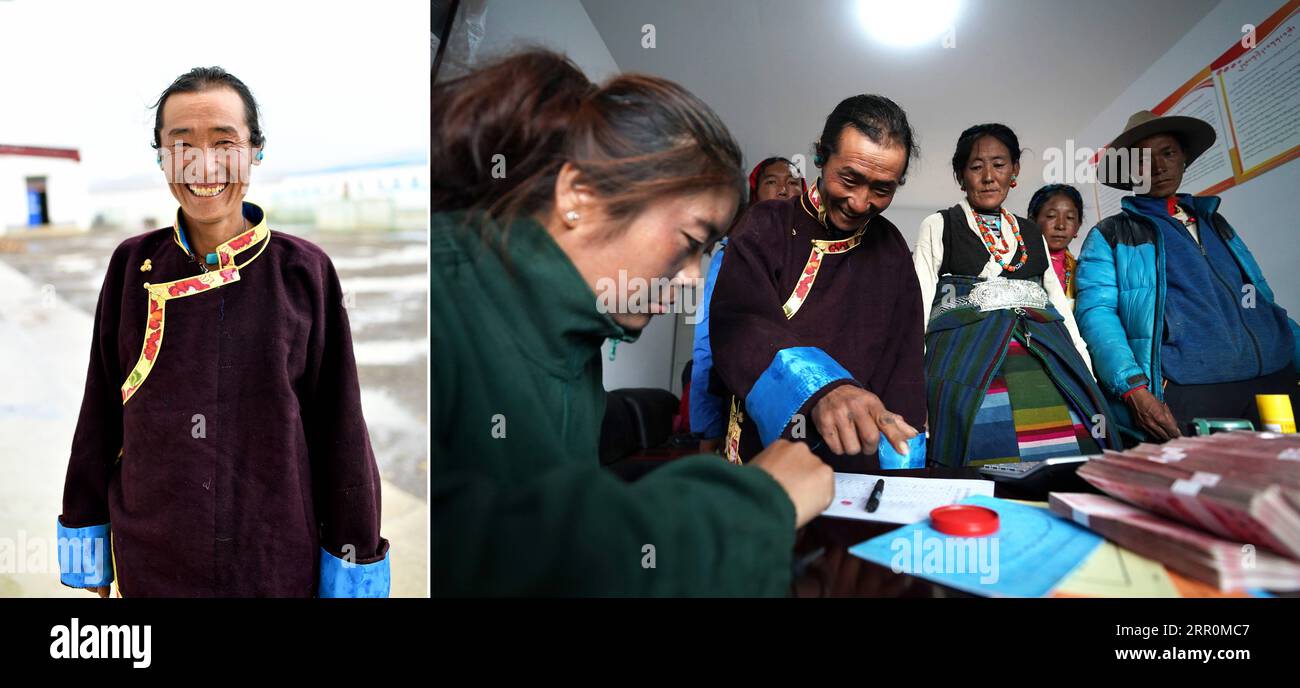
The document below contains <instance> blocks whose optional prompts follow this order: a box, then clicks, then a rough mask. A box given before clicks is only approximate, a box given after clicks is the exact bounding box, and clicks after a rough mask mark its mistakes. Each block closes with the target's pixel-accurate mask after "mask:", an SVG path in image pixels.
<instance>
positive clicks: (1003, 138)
mask: <svg viewBox="0 0 1300 688" xmlns="http://www.w3.org/2000/svg"><path fill="white" fill-rule="evenodd" d="M985 136H992V137H993V138H995V139H997V140H998V141H1000V142H1001V143H1002V145H1004V146H1006V147H1007V150H1008V151H1010V152H1011V164H1013V165H1015V164H1018V163H1019V162H1020V153H1021V150H1020V139H1019V138H1017V137H1016V132H1014V131H1011V127H1008V126H1007V125H1005V124H998V123H997V122H990V123H988V124H976V125H975V126H973V127H970V128H968V129H967V130H966V131H963V132H962V133H961V136H958V137H957V149H956V150H955V151H953V154H952V176H953V178H954V179H956V180H957V184H958V185H960V184H961V183H962V181H961V173H962V170H964V169H966V163H968V162H970V154H971V151H972V150H974V149H975V142H976V141H979V140H980V139H982V138H984V137H985Z"/></svg>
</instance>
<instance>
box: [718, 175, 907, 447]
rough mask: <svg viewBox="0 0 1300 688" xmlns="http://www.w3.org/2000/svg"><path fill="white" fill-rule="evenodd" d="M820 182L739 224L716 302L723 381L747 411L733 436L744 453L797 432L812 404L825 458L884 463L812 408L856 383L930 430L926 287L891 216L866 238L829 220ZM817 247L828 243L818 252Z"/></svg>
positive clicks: (815, 441)
mask: <svg viewBox="0 0 1300 688" xmlns="http://www.w3.org/2000/svg"><path fill="white" fill-rule="evenodd" d="M818 185H820V182H819V183H818ZM818 185H814V186H813V187H811V188H809V190H808V192H807V193H805V194H803V195H802V196H800V197H797V198H792V199H788V200H772V201H766V202H763V203H759V204H757V205H755V206H753V207H752V208H750V209H749V210H748V211H747V212H746V214H745V216H744V217H743V218H742V219H741V220H740V222H739V223H738V224H737V227H736V228H735V229H734V230H733V231H732V234H731V238H730V239H729V241H728V245H727V249H726V254H725V257H724V258H723V260H722V268H721V270H720V271H719V274H718V278H717V283H716V285H715V286H714V291H713V299H712V300H711V301H710V303H709V323H708V326H709V336H710V338H711V339H712V341H713V347H714V348H713V352H714V371H715V372H714V375H715V376H716V378H715V380H714V382H715V384H714V385H712V386H711V388H713V389H720V387H719V386H718V385H717V384H716V383H718V382H720V383H721V384H722V386H725V388H726V389H727V390H730V393H732V394H734V395H735V404H736V410H737V411H738V413H736V414H733V418H738V419H743V420H742V422H740V423H739V424H738V426H735V427H732V428H729V435H733V436H734V434H735V433H736V431H738V432H739V438H735V437H729V438H728V443H733V442H734V444H735V445H737V446H736V450H737V452H738V454H739V458H740V460H742V461H748V460H749V459H751V458H753V456H754V455H756V454H757V453H758V452H760V451H761V450H762V449H763V447H765V446H766V445H768V444H770V443H771V442H772V441H774V440H775V439H776V438H778V437H785V438H786V439H790V438H791V436H792V433H793V432H795V431H796V428H797V427H798V425H799V424H798V423H797V422H792V420H793V419H795V418H796V414H803V415H802V417H803V419H804V422H803V427H802V430H803V432H804V433H805V436H806V438H807V441H808V443H809V444H810V445H811V446H813V447H814V451H815V452H816V453H817V455H818V456H820V457H821V458H822V459H823V460H824V461H826V462H827V463H828V464H830V465H831V466H832V467H834V468H835V470H837V471H846V472H865V471H871V470H875V469H877V468H878V467H879V460H878V457H877V455H876V454H870V455H859V456H835V455H834V454H832V453H831V452H830V450H829V449H828V448H827V447H826V445H825V443H824V442H822V441H821V437H820V435H819V434H818V433H817V429H816V425H815V423H814V422H813V420H812V409H813V407H814V406H815V405H816V404H817V402H819V401H821V399H822V397H824V396H825V395H826V394H827V393H828V392H829V391H831V390H832V389H834V388H836V387H839V386H841V385H846V384H852V385H857V386H859V387H861V388H863V389H866V390H867V391H869V392H872V393H874V394H875V395H877V396H879V397H880V398H881V400H882V401H883V402H884V404H885V407H886V408H888V409H889V410H890V411H892V412H894V413H898V414H900V415H902V416H903V417H904V418H905V419H906V420H907V422H908V423H909V424H911V425H912V426H913V427H915V428H917V429H918V430H919V429H921V428H922V427H923V426H924V424H925V418H926V396H925V372H924V352H925V348H924V339H923V336H924V324H923V322H922V318H923V315H922V314H923V312H924V311H923V308H922V306H921V290H920V286H919V284H918V283H917V278H916V271H915V270H914V269H913V268H912V267H911V265H912V257H911V252H910V251H909V250H908V247H907V242H906V241H905V240H904V239H903V236H902V234H900V233H899V231H898V229H897V228H896V227H895V226H894V225H893V224H892V223H891V222H889V220H886V219H885V218H884V217H880V216H877V217H875V218H873V219H872V220H871V221H870V222H869V223H868V224H867V226H866V227H865V228H863V230H862V232H861V234H860V235H857V236H856V238H855V234H854V233H845V232H841V231H838V230H836V229H833V228H828V227H827V226H826V224H824V221H823V220H821V219H819V217H818V212H817V209H818V207H819V198H818V191H817V186H818ZM815 245H816V246H818V247H819V248H821V249H823V250H822V251H821V252H820V253H819V255H817V256H815V257H814V256H813V255H812V254H813V247H814V246H815ZM813 262H816V263H817V265H816V266H815V270H811V268H813V267H814V266H813V265H811V263H813ZM811 272H815V276H814V277H812V278H811V279H810V273H811ZM797 288H798V292H796V289H797ZM790 310H793V315H792V316H791V317H787V312H788V311H790ZM737 439H738V441H735V440H737Z"/></svg>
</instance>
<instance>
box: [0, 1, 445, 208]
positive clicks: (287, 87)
mask: <svg viewBox="0 0 1300 688" xmlns="http://www.w3.org/2000/svg"><path fill="white" fill-rule="evenodd" d="M211 65H219V66H221V67H224V68H225V69H226V70H227V71H229V72H231V73H233V74H235V75H236V76H238V77H239V78H240V79H242V80H243V81H244V83H246V84H248V86H249V88H250V89H252V91H253V95H254V96H256V98H257V100H258V104H259V105H260V106H261V108H262V117H263V127H262V128H263V132H264V133H265V135H266V138H267V144H266V160H265V161H264V163H263V165H262V166H261V168H260V170H259V172H261V173H262V174H266V175H268V176H275V175H278V174H283V173H286V172H293V171H300V170H311V169H318V168H321V167H329V166H335V165H348V164H359V163H365V162H377V161H383V160H391V159H394V158H404V159H405V158H410V157H412V156H416V157H417V158H419V159H421V160H422V159H423V158H424V157H425V156H427V153H428V148H429V3H428V2H427V1H425V0H369V1H366V2H358V1H356V0H353V1H351V2H341V1H337V0H313V1H311V2H307V1H305V0H259V1H250V0H223V1H221V2H204V3H200V2H183V1H180V0H172V1H171V2H161V1H158V0H131V2H107V1H104V0H98V1H91V0H0V143H2V144H11V145H38V146H57V147H67V148H79V149H80V150H81V155H82V164H83V167H84V169H85V171H86V174H87V178H88V181H89V182H90V184H91V185H92V186H94V185H96V184H102V183H104V182H109V181H114V180H121V179H127V178H137V177H141V176H143V175H152V174H160V173H159V171H158V168H157V165H156V163H155V160H154V152H153V150H152V149H151V148H150V145H149V144H150V143H151V140H152V136H153V112H152V111H151V110H150V109H149V106H150V105H152V104H153V102H154V101H155V100H156V99H157V98H158V95H159V94H160V93H161V92H162V90H163V89H164V88H166V87H167V85H168V84H170V83H171V81H172V80H173V79H175V78H176V77H177V76H179V75H180V74H182V73H184V72H186V71H189V69H190V68H192V67H197V66H211Z"/></svg>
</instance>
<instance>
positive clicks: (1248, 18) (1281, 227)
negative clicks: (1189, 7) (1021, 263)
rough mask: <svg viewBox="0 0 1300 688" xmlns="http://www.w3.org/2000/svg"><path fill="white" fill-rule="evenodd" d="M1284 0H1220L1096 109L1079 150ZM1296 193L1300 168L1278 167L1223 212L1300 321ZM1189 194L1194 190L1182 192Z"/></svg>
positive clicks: (1228, 199)
mask: <svg viewBox="0 0 1300 688" xmlns="http://www.w3.org/2000/svg"><path fill="white" fill-rule="evenodd" d="M1283 4H1284V3H1283V2H1282V0H1224V2H1221V3H1220V4H1219V5H1218V6H1217V7H1215V8H1214V9H1213V10H1212V11H1210V13H1209V14H1207V15H1206V16H1205V18H1204V19H1202V20H1201V21H1200V22H1199V23H1198V24H1196V26H1195V27H1193V28H1192V30H1191V31H1189V32H1188V33H1187V35H1185V36H1184V37H1183V38H1182V39H1181V40H1179V41H1178V43H1176V44H1175V45H1174V47H1173V48H1171V49H1170V50H1169V52H1167V53H1165V55H1164V56H1163V57H1161V58H1160V59H1159V60H1157V61H1156V62H1155V64H1153V65H1151V67H1150V68H1149V69H1147V71H1146V72H1145V73H1143V74H1142V76H1141V77H1140V78H1139V79H1138V80H1137V81H1135V82H1134V83H1133V85H1132V86H1130V87H1129V88H1128V90H1126V91H1125V92H1124V94H1123V95H1121V96H1120V97H1119V98H1118V99H1116V100H1115V102H1113V103H1111V104H1110V105H1109V106H1108V107H1106V108H1105V109H1104V110H1102V111H1101V114H1099V115H1098V116H1097V117H1096V118H1095V119H1094V120H1093V121H1092V122H1091V123H1090V124H1089V125H1088V126H1087V127H1086V128H1085V129H1084V130H1083V131H1082V132H1080V134H1079V137H1078V139H1077V141H1078V143H1077V145H1079V146H1088V147H1090V148H1097V147H1099V146H1102V145H1104V144H1106V143H1107V142H1109V141H1110V140H1111V139H1113V138H1114V137H1115V136H1116V135H1118V134H1119V133H1120V131H1121V130H1122V129H1123V128H1124V123H1125V122H1127V121H1128V118H1129V116H1130V115H1132V114H1133V113H1134V112H1137V111H1138V110H1144V109H1146V110H1149V109H1151V108H1152V107H1154V106H1155V105H1156V104H1157V103H1158V102H1160V101H1161V100H1163V99H1164V98H1165V97H1166V96H1168V95H1169V94H1170V93H1172V92H1173V91H1174V90H1175V89H1177V88H1178V87H1179V86H1182V85H1183V84H1184V83H1185V82H1186V81H1187V80H1188V79H1190V78H1192V77H1193V76H1194V75H1195V74H1196V73H1197V72H1198V71H1200V70H1201V69H1202V68H1204V67H1205V66H1206V65H1208V64H1209V63H1210V62H1211V61H1212V60H1214V59H1215V58H1217V57H1218V56H1219V55H1221V54H1223V52H1224V51H1226V50H1227V49H1228V48H1229V47H1231V46H1232V44H1233V43H1234V42H1236V41H1239V40H1241V36H1242V33H1241V27H1242V25H1243V24H1254V25H1258V24H1260V23H1261V22H1263V21H1264V19H1266V18H1267V17H1269V16H1270V15H1272V14H1273V13H1274V12H1275V11H1277V10H1278V9H1279V8H1280V7H1281V6H1282V5H1283ZM1297 189H1300V162H1297V161H1296V160H1292V161H1291V162H1289V163H1287V164H1285V165H1282V166H1281V167H1276V168H1274V169H1272V170H1270V171H1268V172H1265V173H1264V174H1262V175H1260V176H1258V177H1255V178H1254V179H1251V180H1249V181H1247V182H1245V183H1244V184H1241V185H1238V186H1234V187H1232V188H1230V189H1228V190H1226V191H1224V192H1222V193H1221V194H1219V195H1220V197H1221V198H1222V199H1223V205H1222V207H1221V212H1222V213H1223V216H1224V217H1226V218H1227V219H1228V221H1229V222H1231V223H1232V226H1233V227H1234V228H1236V230H1237V231H1238V233H1240V234H1241V237H1242V239H1243V240H1245V242H1246V245H1247V246H1249V247H1250V250H1251V252H1252V253H1254V254H1255V259H1256V260H1258V261H1259V264H1260V267H1261V268H1262V269H1263V270H1264V276H1265V277H1266V278H1267V279H1268V281H1269V284H1270V285H1271V286H1272V287H1273V291H1274V293H1275V294H1276V296H1277V300H1278V302H1279V303H1280V304H1281V305H1282V307H1284V308H1286V309H1287V310H1288V311H1289V313H1290V315H1291V316H1292V317H1293V318H1300V270H1297V269H1296V266H1297V265H1300V243H1298V242H1297V241H1296V234H1297V230H1300V220H1297V214H1296V212H1295V208H1294V203H1293V201H1294V198H1295V195H1296V190H1297ZM1082 190H1083V192H1084V193H1083V196H1084V201H1085V203H1086V204H1087V205H1088V210H1087V212H1086V223H1085V227H1090V226H1092V225H1094V224H1096V221H1097V212H1096V209H1095V208H1093V207H1092V205H1093V197H1092V189H1091V188H1086V189H1082ZM1182 191H1184V192H1192V191H1194V190H1193V189H1182ZM1086 234H1087V230H1086V229H1085V230H1084V231H1081V232H1079V239H1078V240H1077V241H1076V242H1075V244H1074V246H1073V247H1072V248H1073V249H1074V250H1075V252H1076V253H1077V250H1078V247H1079V246H1080V245H1081V243H1082V240H1083V238H1084V236H1085V235H1086Z"/></svg>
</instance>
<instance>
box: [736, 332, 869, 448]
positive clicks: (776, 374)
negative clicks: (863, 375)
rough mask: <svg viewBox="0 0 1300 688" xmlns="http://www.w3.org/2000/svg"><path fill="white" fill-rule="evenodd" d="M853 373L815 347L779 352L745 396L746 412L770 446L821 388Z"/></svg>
mask: <svg viewBox="0 0 1300 688" xmlns="http://www.w3.org/2000/svg"><path fill="white" fill-rule="evenodd" d="M845 379H848V380H852V379H853V375H852V374H850V373H849V371H848V370H846V369H845V368H844V366H842V365H840V364H839V363H837V362H836V361H835V359H833V358H831V357H830V356H829V355H827V354H826V352H825V351H822V350H821V349H819V348H817V347H815V346H796V347H791V348H789V349H782V350H780V351H778V352H776V356H774V357H773V358H772V363H771V365H769V366H768V367H767V370H765V371H763V374H762V375H760V376H759V377H758V381H757V382H755V383H754V386H753V387H751V388H750V390H749V395H748V396H746V397H745V412H746V413H748V414H749V416H750V417H751V418H753V419H754V422H755V423H756V424H758V437H759V439H760V440H762V442H763V446H765V447H766V446H767V445H769V444H771V443H773V442H775V441H776V439H777V438H778V437H780V436H781V433H782V432H784V431H785V426H787V425H789V424H790V420H791V419H793V418H794V414H796V413H798V412H799V409H800V408H802V407H803V405H804V403H805V402H807V401H808V399H810V398H811V397H812V395H814V394H816V393H817V390H819V389H821V388H822V387H825V386H826V385H828V384H830V383H832V382H835V381H836V380H845Z"/></svg>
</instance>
